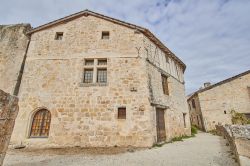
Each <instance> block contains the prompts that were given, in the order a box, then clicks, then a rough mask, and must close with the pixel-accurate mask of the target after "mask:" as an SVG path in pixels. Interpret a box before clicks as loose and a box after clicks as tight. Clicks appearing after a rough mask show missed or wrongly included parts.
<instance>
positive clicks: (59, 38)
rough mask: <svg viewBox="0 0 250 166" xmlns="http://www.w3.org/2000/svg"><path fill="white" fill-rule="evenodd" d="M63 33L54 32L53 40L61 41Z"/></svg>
mask: <svg viewBox="0 0 250 166" xmlns="http://www.w3.org/2000/svg"><path fill="white" fill-rule="evenodd" d="M62 38H63V32H56V36H55V40H62Z"/></svg>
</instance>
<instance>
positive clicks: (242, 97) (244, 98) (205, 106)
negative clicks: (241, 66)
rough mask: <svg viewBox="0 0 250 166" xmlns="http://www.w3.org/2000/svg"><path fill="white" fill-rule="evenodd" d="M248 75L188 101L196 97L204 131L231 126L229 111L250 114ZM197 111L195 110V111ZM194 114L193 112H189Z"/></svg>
mask: <svg viewBox="0 0 250 166" xmlns="http://www.w3.org/2000/svg"><path fill="white" fill-rule="evenodd" d="M248 87H250V73H249V71H246V74H244V75H241V76H239V77H237V78H235V79H233V80H230V81H228V82H225V83H223V84H220V85H218V86H215V87H212V88H211V89H207V90H205V91H202V92H198V94H197V95H193V97H191V98H189V99H188V102H189V104H191V100H192V99H193V98H194V99H195V97H196V96H197V99H198V100H196V103H197V105H199V106H200V111H199V112H200V113H201V115H202V119H203V124H204V130H205V131H211V130H214V129H215V125H218V124H221V125H225V124H232V120H231V119H232V114H231V111H232V110H234V111H236V112H239V113H250V102H249V100H250V96H249V88H248ZM196 111H197V110H196ZM190 112H191V113H195V111H192V110H191V111H190Z"/></svg>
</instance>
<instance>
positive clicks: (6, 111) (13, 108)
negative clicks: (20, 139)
mask: <svg viewBox="0 0 250 166" xmlns="http://www.w3.org/2000/svg"><path fill="white" fill-rule="evenodd" d="M17 113H18V98H17V97H14V96H11V95H10V94H8V93H5V92H4V91H2V90H0V166H1V165H2V164H3V160H4V157H5V154H6V150H7V148H8V145H9V141H10V137H11V134H12V131H13V127H14V124H15V119H16V116H17Z"/></svg>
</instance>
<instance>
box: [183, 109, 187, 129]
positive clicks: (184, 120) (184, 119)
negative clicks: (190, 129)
mask: <svg viewBox="0 0 250 166" xmlns="http://www.w3.org/2000/svg"><path fill="white" fill-rule="evenodd" d="M183 123H184V127H185V128H186V127H187V124H186V113H183Z"/></svg>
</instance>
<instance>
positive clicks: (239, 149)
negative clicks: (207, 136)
mask: <svg viewBox="0 0 250 166" xmlns="http://www.w3.org/2000/svg"><path fill="white" fill-rule="evenodd" d="M216 131H217V133H218V134H219V135H222V136H223V137H224V138H225V139H227V141H228V143H229V145H230V147H231V149H232V151H233V153H234V155H235V157H236V159H237V161H238V162H239V164H240V165H241V166H249V165H250V125H224V126H222V125H216Z"/></svg>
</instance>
